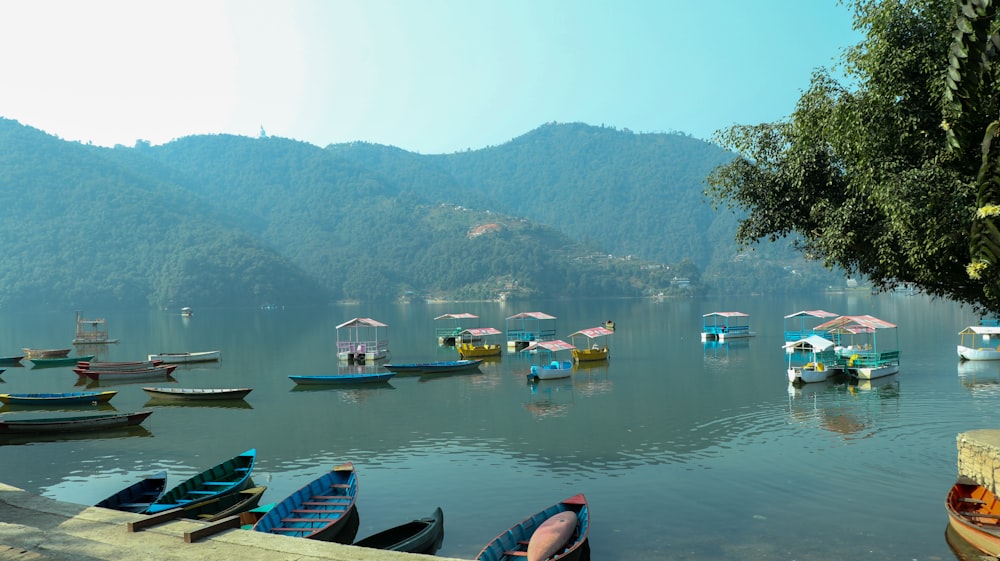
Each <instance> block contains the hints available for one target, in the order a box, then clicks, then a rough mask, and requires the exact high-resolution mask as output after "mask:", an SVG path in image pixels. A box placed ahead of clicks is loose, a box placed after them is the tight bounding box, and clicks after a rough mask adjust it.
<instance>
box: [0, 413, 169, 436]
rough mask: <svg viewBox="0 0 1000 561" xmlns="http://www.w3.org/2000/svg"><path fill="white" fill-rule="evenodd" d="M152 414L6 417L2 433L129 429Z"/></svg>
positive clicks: (0, 430) (0, 421)
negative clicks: (32, 417)
mask: <svg viewBox="0 0 1000 561" xmlns="http://www.w3.org/2000/svg"><path fill="white" fill-rule="evenodd" d="M152 413H153V412H152V411H138V412H135V413H98V414H93V415H75V416H71V417H50V418H46V419H30V418H26V419H11V418H10V416H5V417H4V418H3V419H2V420H0V433H5V434H10V433H18V434H26V433H60V432H78V431H95V430H103V429H112V428H119V427H128V426H133V425H138V424H139V423H141V422H143V421H145V420H146V417H148V416H150V415H151V414H152Z"/></svg>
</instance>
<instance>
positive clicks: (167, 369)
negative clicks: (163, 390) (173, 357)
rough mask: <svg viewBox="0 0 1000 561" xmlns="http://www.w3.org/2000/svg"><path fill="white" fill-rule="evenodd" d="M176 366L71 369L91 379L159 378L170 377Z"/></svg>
mask: <svg viewBox="0 0 1000 561" xmlns="http://www.w3.org/2000/svg"><path fill="white" fill-rule="evenodd" d="M176 368H177V366H176V365H173V364H171V365H164V366H157V367H155V368H141V369H138V370H89V369H87V370H84V369H80V368H74V369H73V371H74V372H76V373H77V374H79V375H80V376H86V377H88V378H90V379H91V380H100V381H106V380H111V381H114V380H160V379H166V378H168V377H170V373H171V372H173V371H174V370H175V369H176Z"/></svg>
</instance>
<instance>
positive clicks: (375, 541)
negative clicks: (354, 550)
mask: <svg viewBox="0 0 1000 561" xmlns="http://www.w3.org/2000/svg"><path fill="white" fill-rule="evenodd" d="M443 541H444V512H442V511H441V508H440V507H438V508H436V509H434V512H433V514H431V515H430V516H428V517H427V518H418V519H416V520H412V521H410V522H407V523H405V524H400V525H399V526H395V527H393V528H389V529H388V530H383V531H381V532H379V533H377V534H372V535H370V536H368V537H367V538H364V539H362V540H358V541H356V542H354V545H356V546H358V547H368V548H372V549H385V550H388V551H403V552H406V553H423V554H425V555H434V554H435V553H436V552H437V550H438V549H440V548H441V543H442V542H443Z"/></svg>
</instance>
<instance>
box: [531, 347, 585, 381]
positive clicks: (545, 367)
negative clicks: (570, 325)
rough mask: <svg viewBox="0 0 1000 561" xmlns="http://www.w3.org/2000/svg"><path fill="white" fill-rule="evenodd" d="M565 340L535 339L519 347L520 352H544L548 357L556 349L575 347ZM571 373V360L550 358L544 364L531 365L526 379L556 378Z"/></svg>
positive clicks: (564, 376) (566, 349)
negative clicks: (523, 346)
mask: <svg viewBox="0 0 1000 561" xmlns="http://www.w3.org/2000/svg"><path fill="white" fill-rule="evenodd" d="M575 348H576V347H574V346H573V345H570V344H569V343H567V342H566V341H561V340H559V339H554V340H552V341H535V342H534V343H531V344H530V345H528V346H527V347H525V348H523V349H521V351H520V352H522V353H538V354H543V353H544V354H545V355H547V356H549V357H551V356H552V354H554V353H556V352H558V351H571V350H573V349H575ZM571 374H573V361H571V360H555V359H553V360H550V361H548V362H546V363H544V364H533V365H531V371H530V372H529V373H528V381H529V382H534V381H538V380H557V379H559V378H569V377H570V375H571Z"/></svg>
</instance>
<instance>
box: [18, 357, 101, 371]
mask: <svg viewBox="0 0 1000 561" xmlns="http://www.w3.org/2000/svg"><path fill="white" fill-rule="evenodd" d="M92 358H94V355H84V356H62V357H51V358H49V357H46V358H30V359H28V360H30V361H31V364H32V365H33V366H35V367H36V368H40V367H43V366H71V365H74V364H76V363H77V362H78V361H81V360H90V359H92Z"/></svg>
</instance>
